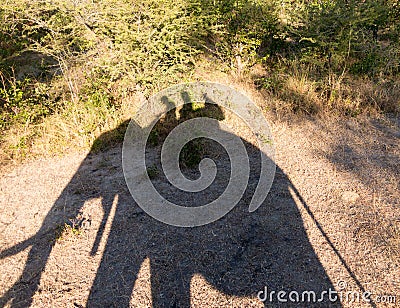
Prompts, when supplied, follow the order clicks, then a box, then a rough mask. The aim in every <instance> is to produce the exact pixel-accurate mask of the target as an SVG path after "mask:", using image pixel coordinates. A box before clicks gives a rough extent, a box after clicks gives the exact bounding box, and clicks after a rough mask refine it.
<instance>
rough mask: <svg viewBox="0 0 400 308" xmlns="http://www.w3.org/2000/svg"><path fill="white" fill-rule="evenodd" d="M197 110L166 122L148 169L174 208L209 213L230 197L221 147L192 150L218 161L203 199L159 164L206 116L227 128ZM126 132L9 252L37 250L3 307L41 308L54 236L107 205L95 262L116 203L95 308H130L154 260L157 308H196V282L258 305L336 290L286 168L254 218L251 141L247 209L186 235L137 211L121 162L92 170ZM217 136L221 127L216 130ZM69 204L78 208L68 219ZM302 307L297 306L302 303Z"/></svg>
mask: <svg viewBox="0 0 400 308" xmlns="http://www.w3.org/2000/svg"><path fill="white" fill-rule="evenodd" d="M183 95H184V94H183ZM194 109H195V108H193V105H191V104H188V105H185V107H184V108H183V109H181V110H180V111H179V113H178V112H177V110H175V109H174V110H172V111H171V112H169V113H167V115H166V116H165V117H164V119H163V120H161V121H160V122H159V123H158V124H157V125H156V127H155V131H156V133H155V135H156V139H157V140H156V142H154V144H153V146H150V147H148V148H147V149H146V165H147V166H148V168H153V169H154V170H157V171H156V172H154V174H153V176H151V180H152V182H153V185H154V186H155V187H156V189H157V190H158V191H159V192H160V193H161V195H163V196H164V197H165V198H166V199H168V200H170V201H171V202H174V203H176V204H180V205H182V206H201V205H203V204H206V203H208V202H210V201H212V200H214V199H216V198H217V197H218V196H219V195H220V194H221V193H222V192H223V191H224V189H225V188H226V186H227V183H228V181H229V176H230V162H229V158H228V156H227V153H226V151H225V150H224V149H223V148H222V147H221V146H220V145H218V144H217V143H215V142H210V141H209V140H203V139H201V140H195V141H193V142H192V145H189V146H188V148H187V149H186V151H187V153H189V157H192V156H191V155H190V154H191V151H192V152H193V151H200V156H199V157H198V156H197V155H195V160H198V159H200V160H201V159H202V158H205V157H209V158H211V159H213V160H214V161H215V163H216V165H217V167H218V173H217V177H216V179H215V180H214V182H213V184H212V185H211V186H210V187H209V188H207V189H206V190H205V191H203V192H200V193H197V194H196V193H187V192H182V191H180V190H177V189H175V188H174V187H173V186H172V185H171V184H169V183H168V181H167V180H166V178H165V176H164V174H163V173H162V172H161V170H162V169H161V166H160V162H159V160H157V159H156V158H155V157H160V155H159V152H160V148H161V144H162V140H163V139H164V138H165V136H166V135H167V134H168V132H169V131H170V130H171V129H172V128H173V127H175V126H176V125H178V124H179V123H181V122H183V121H185V120H187V119H189V118H192V117H198V116H208V117H213V118H215V119H218V120H221V119H223V113H222V110H221V109H219V107H218V106H216V105H213V104H205V105H204V106H202V107H201V108H198V109H197V110H194ZM126 126H127V123H123V124H122V125H121V126H120V127H118V128H117V129H115V130H113V131H110V132H107V133H105V134H103V135H102V136H100V137H99V138H98V139H97V140H96V142H95V143H94V146H93V148H92V151H91V152H90V153H89V154H88V155H87V157H86V158H85V159H84V161H83V162H82V164H81V166H80V167H79V169H78V171H77V172H76V174H75V175H74V177H73V178H72V179H71V181H70V183H69V184H68V186H67V187H66V188H65V189H64V190H63V192H62V194H61V195H60V197H59V198H58V200H57V201H56V202H55V204H54V205H53V207H52V209H51V210H50V211H49V213H48V215H47V216H46V218H45V220H44V222H43V224H42V227H41V229H40V230H39V231H38V232H37V234H36V235H35V236H33V237H32V238H30V239H28V240H26V241H24V242H23V243H20V244H18V245H16V246H14V247H12V248H10V249H7V250H6V251H3V252H1V254H0V257H1V258H4V257H7V256H9V255H12V254H16V253H18V252H19V251H21V250H23V249H25V248H27V247H28V246H31V250H30V252H29V256H28V259H27V261H26V264H25V268H24V271H23V274H22V275H21V277H20V279H19V281H17V283H16V284H15V285H14V286H13V287H12V288H10V289H9V291H8V292H7V293H6V294H5V295H4V296H3V298H2V301H0V304H5V303H6V302H7V301H11V307H17V306H28V305H29V304H30V303H31V302H32V296H33V295H34V293H35V292H36V290H37V288H38V286H39V283H40V277H41V274H42V272H43V270H44V267H45V265H46V263H47V261H48V258H49V255H50V253H51V250H52V248H53V245H54V241H51V240H49V239H50V238H51V236H53V237H54V230H55V229H56V228H57V226H59V225H60V224H63V223H64V222H65V218H66V217H68V218H76V217H78V214H79V212H80V210H81V209H82V206H83V204H84V203H85V201H87V200H89V199H92V198H95V197H101V198H102V205H103V213H104V217H103V220H102V223H101V225H100V228H99V229H98V233H97V237H96V240H95V241H94V244H93V249H92V254H95V253H96V251H97V249H98V246H99V242H100V240H101V238H102V237H103V231H104V227H105V225H106V221H107V219H108V216H109V215H110V213H111V208H112V204H113V200H114V199H115V197H116V196H118V203H117V204H116V209H115V214H114V217H113V220H112V223H111V229H110V233H109V235H108V238H107V243H106V247H105V249H104V252H103V255H102V260H101V264H100V266H99V268H98V270H97V273H96V277H95V280H94V283H93V285H92V288H91V291H90V295H89V298H88V302H87V306H88V307H110V306H118V307H129V306H130V301H131V295H132V292H133V288H134V284H135V281H136V279H137V275H138V272H139V270H140V267H141V265H142V263H143V262H144V260H146V259H149V260H150V274H151V276H150V282H151V293H152V294H151V300H152V304H153V306H154V307H189V306H190V303H191V281H192V278H193V277H194V275H196V274H200V275H201V276H202V277H204V279H205V280H206V281H207V282H208V283H209V284H210V285H211V286H212V287H213V288H215V289H217V290H218V291H220V292H222V293H224V294H226V295H233V296H239V297H248V296H252V297H255V296H257V293H258V292H259V291H264V290H265V287H266V286H267V287H268V290H269V291H270V292H272V291H275V292H279V291H286V292H288V293H289V292H290V291H295V292H297V293H298V294H299V301H301V300H302V292H304V291H307V292H310V291H311V292H315V294H316V298H315V301H317V300H318V299H320V295H321V293H322V292H324V291H326V292H328V291H329V290H334V286H333V285H332V283H331V281H330V279H329V278H328V276H327V274H326V272H325V270H324V267H323V265H322V264H321V263H320V261H319V259H318V256H317V255H316V253H315V251H314V249H313V247H312V245H311V244H310V242H309V240H308V236H307V233H306V231H305V229H304V225H303V221H302V218H301V215H300V212H299V209H298V206H297V205H296V202H295V200H294V198H297V199H298V202H300V203H303V204H302V205H303V206H304V207H305V208H306V209H308V207H307V205H306V204H305V203H304V200H303V199H302V198H301V196H300V195H299V193H298V191H297V190H296V188H295V187H294V186H293V184H292V183H291V182H290V180H289V179H288V177H287V176H286V175H285V173H284V172H283V171H282V170H281V169H280V168H279V167H278V166H277V169H276V174H275V178H274V182H273V185H272V188H271V190H270V192H269V194H268V196H267V198H266V200H265V201H264V203H263V204H262V205H261V207H260V208H259V209H257V210H256V211H255V212H252V213H249V212H248V205H249V201H250V200H251V197H252V193H253V192H254V189H255V187H256V186H257V183H258V177H259V173H260V162H261V155H263V154H262V153H260V151H259V150H258V149H257V148H256V147H254V146H253V145H252V144H250V143H249V142H247V141H245V140H242V141H243V143H244V144H245V147H246V150H247V152H248V155H249V160H250V179H249V184H248V188H247V190H246V192H245V193H244V195H243V197H242V199H241V201H240V202H239V204H238V205H236V206H235V208H234V209H233V210H232V211H230V212H229V213H228V214H227V215H225V216H224V217H223V218H221V219H219V220H218V221H216V222H213V223H211V224H208V225H205V226H201V227H194V228H180V227H174V226H170V225H166V224H163V223H161V222H159V221H157V220H155V219H154V218H152V217H150V216H148V215H147V214H146V213H144V212H143V211H142V210H141V209H140V208H139V207H138V205H137V204H136V203H135V201H134V200H133V199H132V197H131V196H130V194H129V191H128V189H127V187H126V185H123V184H121V183H122V182H123V175H122V174H123V173H122V165H121V162H120V160H117V159H114V160H113V161H114V164H113V166H111V168H110V166H108V167H107V168H104V169H105V170H101V169H100V170H99V167H98V165H95V164H93V160H94V159H95V158H96V157H97V156H98V155H103V156H104V157H106V156H109V155H113V156H114V157H117V156H118V155H120V154H121V149H120V147H119V148H118V150H116V149H115V148H114V149H113V150H103V149H102V148H103V147H104V146H106V145H108V144H109V143H111V144H112V143H115V142H114V141H115V139H118V140H117V141H120V140H121V136H123V132H124V131H125V129H126ZM215 129H220V128H219V127H217V126H216V127H215ZM234 137H236V136H232V138H234ZM157 143H159V144H158V145H157ZM199 149H200V150H199ZM192 154H193V153H192ZM195 154H196V153H195ZM119 157H120V156H119ZM188 165H189V164H187V163H186V164H185V163H183V164H182V168H183V173H184V174H185V175H186V176H187V177H188V178H196V177H198V176H199V172H198V170H197V169H196V168H195V167H190V166H189V167H188ZM148 170H149V169H148ZM110 172H111V173H113V174H119V176H120V178H119V180H115V177H113V178H112V179H113V180H112V181H111V180H110V181H109V180H108V179H107V177H109V176H110ZM82 185H87V186H86V188H87V189H83V190H82V189H81V190H80V191H79V193H78V194H77V193H75V192H76V190H77V189H78V188H79V187H82ZM89 185H90V186H89ZM198 194H200V195H198ZM293 196H295V197H293ZM66 200H68V201H69V202H68V204H72V206H71V207H70V208H68V209H67V210H62V208H64V207H65V204H66ZM322 294H323V293H322ZM269 295H271V294H269ZM286 299H288V297H287V295H286ZM294 299H296V296H294ZM288 301H289V302H290V300H288ZM310 301H311V302H306V303H305V305H307V306H308V307H311V306H318V307H326V306H327V305H330V306H338V307H340V306H341V304H340V302H336V303H331V302H329V301H328V298H327V295H326V294H325V296H324V301H323V302H313V297H312V296H311V299H310ZM282 304H285V306H287V305H288V304H289V303H280V302H279V301H278V300H277V297H276V295H272V301H269V298H267V301H265V305H272V306H280V305H282ZM134 305H135V304H134ZM293 305H295V306H298V305H299V302H297V303H293Z"/></svg>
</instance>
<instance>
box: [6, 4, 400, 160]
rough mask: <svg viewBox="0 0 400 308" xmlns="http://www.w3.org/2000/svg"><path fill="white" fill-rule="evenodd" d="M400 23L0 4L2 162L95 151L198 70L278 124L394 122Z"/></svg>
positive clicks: (350, 13)
mask: <svg viewBox="0 0 400 308" xmlns="http://www.w3.org/2000/svg"><path fill="white" fill-rule="evenodd" d="M399 20H400V3H399V2H398V1H397V0H378V1H376V0H338V1H328V0H319V1H316V0H308V1H289V0H267V1H261V0H195V1H184V0H175V1H171V0H162V1H156V0H143V1H127V0H96V1H94V0H84V1H75V0H71V1H69V0H53V1H46V0H43V1H41V0H29V1H28V0H17V1H13V2H10V1H6V2H3V3H2V4H1V5H0V110H1V113H0V129H1V130H2V136H1V141H0V142H1V149H2V152H3V153H2V159H3V158H4V160H10V159H11V160H18V159H20V158H23V157H25V156H27V155H28V156H29V155H35V154H43V153H49V152H50V153H58V152H61V151H65V150H66V149H68V148H71V147H87V146H89V145H90V144H91V143H92V142H93V140H95V138H96V137H97V136H98V135H100V134H101V133H102V132H104V131H106V130H110V129H112V128H114V127H116V126H118V124H120V123H122V122H123V121H124V120H126V119H128V118H129V117H130V116H131V115H132V113H133V112H134V111H135V108H137V106H139V105H140V104H139V101H140V100H141V99H143V98H144V97H147V96H149V95H151V94H152V93H154V92H155V91H157V90H159V89H161V88H164V87H166V86H168V85H171V84H175V83H177V82H185V81H192V80H196V79H198V78H200V77H198V76H197V75H196V74H195V73H194V72H195V71H197V72H198V71H199V70H200V71H203V72H204V74H203V75H205V76H207V75H212V74H215V72H217V71H218V72H221V73H222V74H226V75H229V76H233V78H236V79H237V80H239V81H240V80H246V82H249V81H250V82H251V83H252V84H253V85H254V88H255V89H257V90H258V91H260V92H261V93H262V94H263V95H264V96H265V97H266V98H268V99H266V100H265V106H263V108H265V109H268V110H272V111H274V112H277V113H290V112H295V113H305V114H318V113H321V112H324V113H326V112H332V113H336V114H340V115H345V116H351V117H354V116H358V115H359V114H365V113H367V114H368V113H370V112H378V113H383V114H384V113H394V114H398V112H399V110H400V101H399V97H400V81H399V70H400V42H399V37H400V36H399V34H400V21H399ZM205 63H207V64H206V65H205Z"/></svg>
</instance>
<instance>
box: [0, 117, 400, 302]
mask: <svg viewBox="0 0 400 308" xmlns="http://www.w3.org/2000/svg"><path fill="white" fill-rule="evenodd" d="M272 130H273V135H274V138H275V145H276V152H277V156H276V159H275V160H276V164H277V166H278V168H277V174H276V177H275V182H274V185H273V187H272V189H271V191H270V193H269V195H268V197H267V200H266V201H265V203H264V204H263V205H262V207H261V208H259V209H258V210H257V211H256V212H255V213H252V214H249V213H247V212H246V206H245V205H246V200H248V198H249V196H251V191H249V192H247V194H246V195H245V196H244V198H243V201H242V202H241V204H239V205H238V206H237V207H236V208H235V209H234V210H233V211H232V212H231V213H229V214H228V215H227V216H225V217H224V218H223V219H221V220H219V221H217V222H215V223H214V224H212V225H209V226H205V227H198V228H193V229H182V228H174V227H170V226H166V225H163V224H161V223H158V222H157V221H155V220H154V219H152V218H151V217H149V216H148V215H147V214H145V213H143V211H142V210H141V209H140V208H139V207H138V206H137V205H136V204H135V203H134V201H133V199H132V197H131V196H130V194H129V192H128V191H127V188H126V184H125V182H124V178H123V174H122V171H121V149H120V147H115V148H113V149H110V150H107V151H105V152H101V153H98V154H93V153H91V154H89V155H88V156H86V155H84V154H70V155H67V156H64V157H62V158H52V159H42V160H37V161H33V162H30V163H27V164H24V165H21V166H18V167H15V168H13V169H12V170H10V171H9V172H8V173H6V174H4V175H3V176H2V178H1V179H0V191H1V194H0V251H1V253H0V257H1V259H0V268H1V271H0V295H1V296H2V298H1V300H0V306H3V305H5V306H10V307H25V306H27V305H32V306H36V307H56V306H63V307H64V306H65V307H83V306H86V305H89V306H93V307H106V306H124V305H128V304H129V303H130V305H131V306H133V307H146V306H151V305H152V304H153V305H154V306H157V307H158V306H165V307H172V306H177V307H179V306H182V307H184V306H188V305H192V306H193V307H231V306H235V307H250V306H252V307H261V306H263V303H262V302H261V301H260V300H259V299H257V296H256V295H257V292H258V291H261V290H264V286H268V290H270V291H272V290H273V291H276V292H278V291H280V290H285V291H287V292H290V291H298V292H299V293H300V294H301V292H303V291H315V292H317V294H320V293H321V292H322V291H324V290H326V291H327V290H328V289H329V288H335V289H336V290H337V291H340V290H342V291H343V292H344V293H346V292H348V291H358V292H360V294H361V293H362V292H365V291H369V292H371V293H372V294H373V295H372V296H371V298H372V299H373V302H372V303H369V304H368V303H366V302H362V301H361V300H360V303H357V304H354V303H350V302H349V300H347V299H346V298H343V299H342V303H341V305H342V306H344V307H354V306H357V307H358V306H360V307H370V306H373V305H375V306H377V307H382V306H385V304H382V303H379V301H380V300H381V298H378V295H396V296H397V306H398V305H399V304H400V278H399V277H400V268H399V259H400V258H399V256H400V247H399V243H400V211H399V206H400V201H399V200H400V198H399V197H400V193H399V178H400V172H399V158H400V142H399V139H400V134H399V126H398V123H397V124H396V123H393V122H392V124H390V123H389V122H388V121H383V122H380V121H378V120H359V121H357V122H356V121H353V120H348V121H347V122H344V123H341V124H338V123H332V122H330V123H329V122H328V121H306V120H305V121H302V122H301V123H299V124H293V123H285V122H282V121H276V122H275V123H273V124H272ZM221 164H222V165H221V166H222V167H224V162H223V161H221ZM155 183H156V185H158V187H160V189H161V190H165V192H166V194H168V193H170V195H171V196H170V197H171V198H174V194H173V193H171V191H170V190H169V188H168V185H164V184H163V181H162V179H160V178H158V179H155ZM220 188H221V187H219V188H218V189H220ZM218 189H217V191H218ZM217 191H216V192H217ZM216 192H213V194H214V193H216ZM213 194H211V195H204V196H203V197H204V199H206V198H208V197H210V196H211V197H212V195H213ZM203 197H202V198H203ZM192 198H193V197H192V196H182V198H181V199H180V201H181V202H183V203H185V202H194V201H193V199H192ZM246 198H247V199H246ZM65 217H70V218H71V217H73V218H74V219H73V220H72V221H71V222H70V224H69V225H68V226H64V224H63V221H64V218H65ZM103 229H104V230H103ZM99 230H100V232H99ZM101 230H103V231H101ZM53 244H54V246H53ZM341 288H342V289H341ZM318 292H319V293H318ZM389 300H390V299H389ZM371 304H372V305H371ZM280 305H282V306H289V305H288V303H286V304H285V305H284V304H282V303H281V304H279V303H278V302H277V301H276V298H275V301H274V302H272V303H270V302H268V301H267V302H266V306H272V307H278V306H280ZM328 305H332V306H333V304H329V303H327V302H324V303H311V304H310V303H308V304H306V305H305V304H304V303H300V304H299V303H297V305H296V304H293V306H300V307H305V306H307V307H312V306H316V307H327V306H328ZM335 305H336V306H340V305H339V304H335ZM387 306H388V307H394V306H396V304H388V305H387Z"/></svg>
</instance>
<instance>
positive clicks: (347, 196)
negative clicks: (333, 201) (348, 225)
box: [342, 191, 360, 203]
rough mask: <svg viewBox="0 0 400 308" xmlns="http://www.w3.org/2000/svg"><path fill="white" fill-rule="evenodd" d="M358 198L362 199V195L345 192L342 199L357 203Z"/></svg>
mask: <svg viewBox="0 0 400 308" xmlns="http://www.w3.org/2000/svg"><path fill="white" fill-rule="evenodd" d="M358 198H360V195H359V194H357V193H355V192H354V191H345V192H344V193H343V194H342V199H343V201H345V202H350V203H351V202H356V201H357V199H358Z"/></svg>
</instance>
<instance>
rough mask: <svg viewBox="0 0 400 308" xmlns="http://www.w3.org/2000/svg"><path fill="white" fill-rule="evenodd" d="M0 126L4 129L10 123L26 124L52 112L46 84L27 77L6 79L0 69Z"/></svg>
mask: <svg viewBox="0 0 400 308" xmlns="http://www.w3.org/2000/svg"><path fill="white" fill-rule="evenodd" d="M0 80H1V86H0V110H1V118H0V128H1V129H6V128H7V127H8V126H9V125H10V124H11V123H13V122H19V123H24V124H26V125H28V124H30V123H35V122H37V121H38V120H39V119H41V118H42V117H44V116H46V115H47V114H49V113H51V112H52V108H51V106H50V104H49V100H48V94H47V91H48V86H47V85H46V84H45V83H40V82H37V81H36V82H35V81H33V80H31V79H29V78H25V79H23V80H21V81H20V80H16V79H15V78H14V77H9V78H8V79H6V78H5V76H4V75H3V74H2V73H1V71H0Z"/></svg>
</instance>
